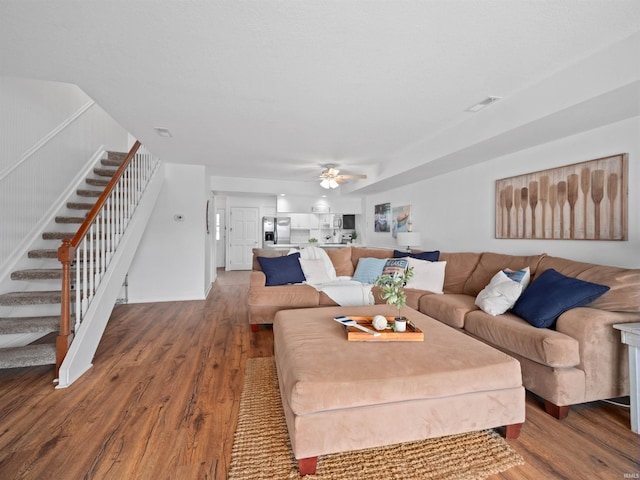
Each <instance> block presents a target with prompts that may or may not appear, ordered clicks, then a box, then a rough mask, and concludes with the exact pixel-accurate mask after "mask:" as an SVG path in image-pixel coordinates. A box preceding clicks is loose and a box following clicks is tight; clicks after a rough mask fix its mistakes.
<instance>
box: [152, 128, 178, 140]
mask: <svg viewBox="0 0 640 480" xmlns="http://www.w3.org/2000/svg"><path fill="white" fill-rule="evenodd" d="M153 129H154V130H155V131H156V133H157V134H158V135H160V136H161V137H165V138H171V137H173V135H171V130H169V129H168V128H164V127H153Z"/></svg>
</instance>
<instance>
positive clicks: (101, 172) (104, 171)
mask: <svg viewBox="0 0 640 480" xmlns="http://www.w3.org/2000/svg"><path fill="white" fill-rule="evenodd" d="M93 173H95V174H96V175H98V176H99V177H113V176H114V175H115V173H116V171H115V170H114V169H113V168H100V167H96V168H94V169H93Z"/></svg>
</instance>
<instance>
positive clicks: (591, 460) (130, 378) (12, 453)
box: [0, 271, 640, 480]
mask: <svg viewBox="0 0 640 480" xmlns="http://www.w3.org/2000/svg"><path fill="white" fill-rule="evenodd" d="M218 275H219V276H218V280H217V281H216V283H215V284H214V287H213V289H212V291H211V293H210V295H209V297H208V298H207V300H206V301H192V302H167V303H154V304H138V305H121V306H118V307H116V309H115V311H114V313H113V315H112V318H111V320H110V322H109V325H108V327H107V330H106V333H105V336H104V338H103V341H102V343H101V344H100V347H99V349H98V352H97V353H96V357H95V359H94V366H93V368H92V369H91V370H90V371H89V372H87V374H85V375H84V376H83V377H82V378H81V379H80V380H78V381H77V382H76V383H75V384H73V385H72V386H71V387H70V388H68V389H60V390H55V389H54V386H53V384H52V380H53V373H52V371H51V369H49V368H47V367H42V368H35V369H12V370H5V371H0V479H2V480H5V479H38V480H41V479H56V480H67V479H70V480H75V479H118V480H120V479H154V480H155V479H179V480H181V479H185V480H191V479H225V478H226V477H227V472H228V469H229V463H230V458H231V446H232V443H233V434H234V431H235V426H236V419H237V414H238V407H239V399H240V394H241V390H242V380H243V372H244V366H245V363H246V360H247V359H248V358H252V357H263V356H271V355H272V354H273V336H272V331H271V329H270V328H264V327H263V328H261V329H260V331H259V332H257V333H255V334H254V333H251V331H250V328H249V325H248V320H247V311H246V305H245V303H246V301H245V299H246V294H247V290H248V272H223V271H220V272H219V274H218ZM510 443H511V445H512V446H513V447H514V448H515V449H516V450H517V451H518V452H520V454H521V455H522V456H523V457H524V459H525V461H526V464H525V465H523V466H520V467H516V468H512V469H510V470H508V471H507V472H504V473H503V474H501V475H496V476H494V477H493V478H495V479H499V478H502V479H512V480H520V479H531V480H538V479H542V478H544V479H585V478H589V479H597V478H602V479H625V478H639V473H640V464H639V460H638V459H639V457H640V446H639V445H640V437H639V436H638V435H635V434H633V433H632V432H631V431H630V429H629V410H628V409H625V408H622V407H617V406H613V405H609V404H606V403H603V402H594V403H590V404H585V405H580V406H577V407H573V408H572V410H571V413H570V414H569V417H568V418H567V419H566V420H564V421H561V422H560V421H557V420H555V419H553V418H551V417H550V416H548V415H547V414H545V413H544V411H543V409H542V406H541V403H540V401H539V399H537V398H535V397H534V396H528V397H527V421H526V423H525V425H524V427H523V429H522V434H521V435H520V438H519V439H518V440H512V441H511V442H510Z"/></svg>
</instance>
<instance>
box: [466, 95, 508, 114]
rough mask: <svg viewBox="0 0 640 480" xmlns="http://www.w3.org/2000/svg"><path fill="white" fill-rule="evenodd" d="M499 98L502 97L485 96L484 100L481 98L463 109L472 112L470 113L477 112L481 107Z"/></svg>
mask: <svg viewBox="0 0 640 480" xmlns="http://www.w3.org/2000/svg"><path fill="white" fill-rule="evenodd" d="M500 99H502V97H487V98H485V99H484V100H482V101H481V102H478V103H476V104H475V105H472V106H470V107H469V108H467V109H466V110H465V111H466V112H472V113H475V112H479V111H480V110H482V109H483V108H486V107H488V106H489V105H492V104H494V103H496V102H497V101H498V100H500Z"/></svg>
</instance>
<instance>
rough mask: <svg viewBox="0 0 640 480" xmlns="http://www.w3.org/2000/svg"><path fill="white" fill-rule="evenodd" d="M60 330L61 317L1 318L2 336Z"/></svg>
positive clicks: (0, 331)
mask: <svg viewBox="0 0 640 480" xmlns="http://www.w3.org/2000/svg"><path fill="white" fill-rule="evenodd" d="M59 330H60V317H59V316H57V317H55V316H51V317H10V318H0V335H11V334H16V333H50V332H57V331H59Z"/></svg>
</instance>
